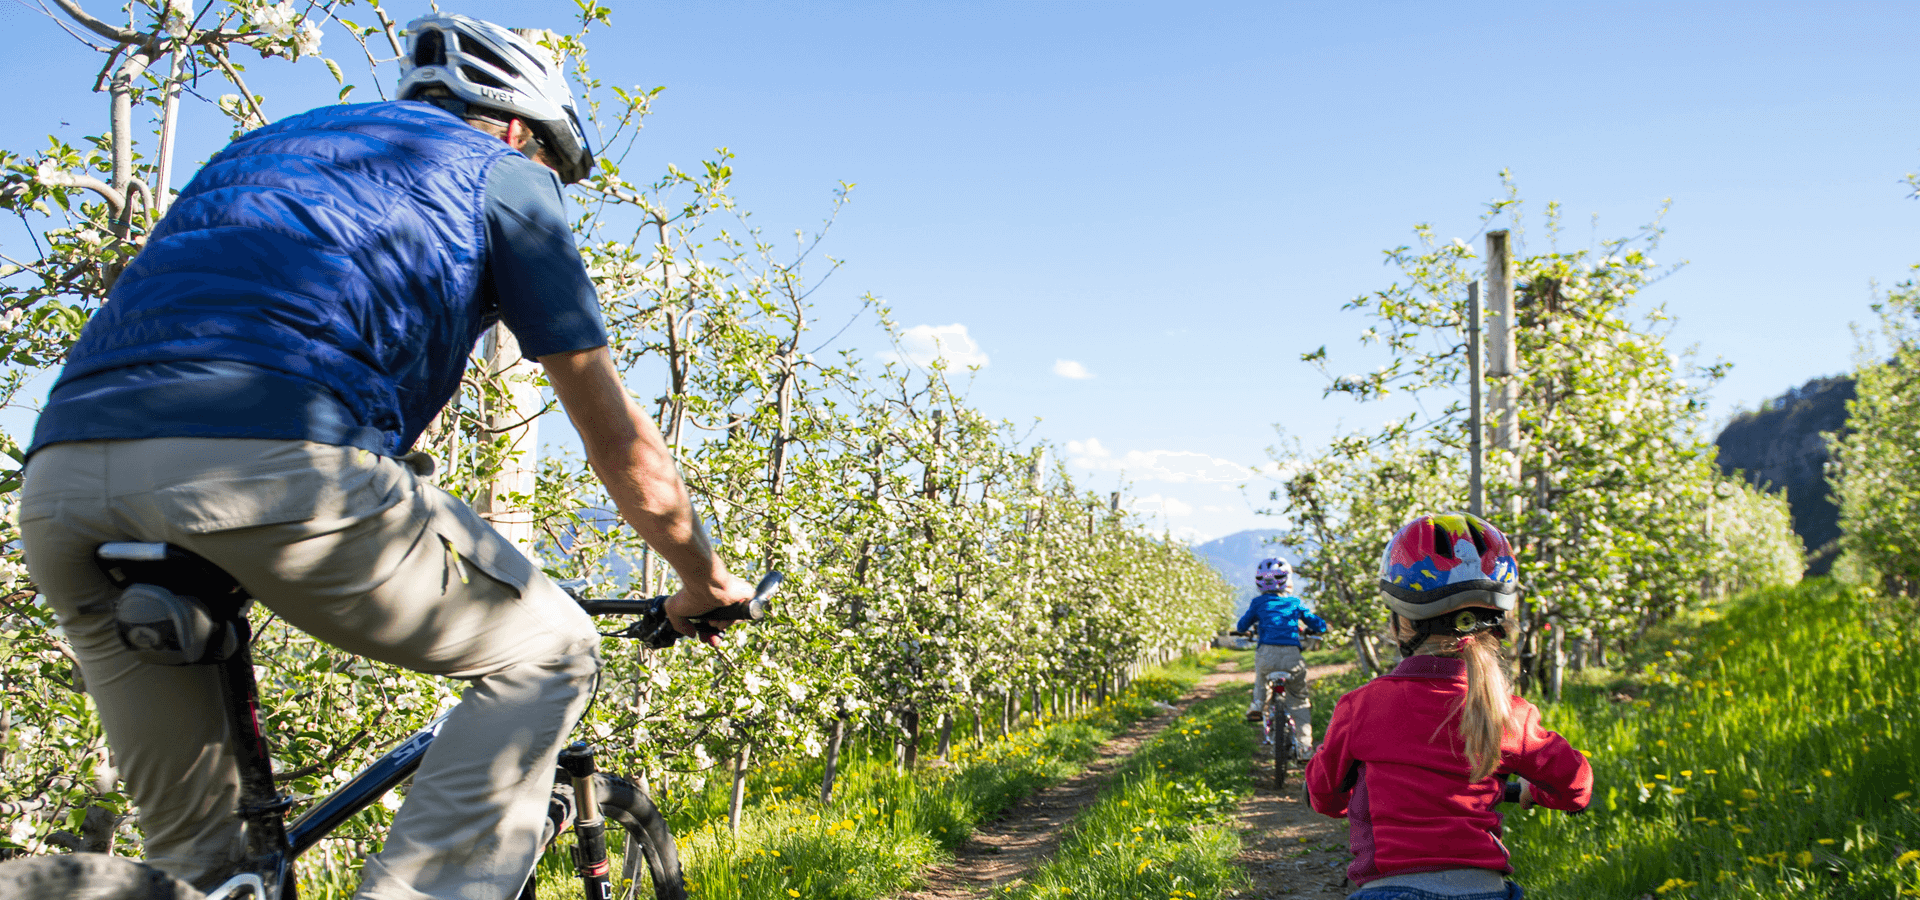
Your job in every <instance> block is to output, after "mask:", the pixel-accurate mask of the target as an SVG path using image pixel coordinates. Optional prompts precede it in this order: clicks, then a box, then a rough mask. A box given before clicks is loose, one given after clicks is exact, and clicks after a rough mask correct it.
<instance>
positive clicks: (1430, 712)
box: [1307, 656, 1593, 884]
mask: <svg viewBox="0 0 1920 900" xmlns="http://www.w3.org/2000/svg"><path fill="white" fill-rule="evenodd" d="M1466 695H1467V664H1466V663H1465V662H1464V661H1462V660H1458V659H1449V658H1447V657H1440V656H1415V657H1411V658H1409V659H1407V660H1405V661H1403V662H1401V663H1400V666H1399V667H1398V668H1396V669H1394V670H1393V672H1392V673H1391V674H1388V675H1384V676H1381V677H1379V678H1376V679H1374V680H1373V681H1371V682H1368V683H1367V684H1366V685H1364V686H1362V687H1361V688H1360V689H1358V690H1356V691H1353V692H1352V693H1349V694H1347V695H1346V696H1344V697H1341V698H1340V702H1339V703H1338V704H1337V705H1335V706H1334V709H1333V721H1331V722H1329V723H1328V725H1327V740H1326V744H1325V745H1324V746H1322V747H1321V749H1320V752H1319V753H1317V754H1315V755H1314V757H1313V761H1312V762H1311V763H1310V764H1308V766H1307V798H1308V799H1309V800H1310V801H1312V803H1313V808H1314V809H1317V810H1319V811H1320V812H1323V813H1325V814H1327V815H1329V816H1334V817H1344V818H1347V819H1349V820H1350V825H1349V829H1348V834H1349V838H1348V840H1349V843H1350V844H1351V846H1352V849H1353V864H1352V865H1350V866H1348V867H1347V877H1348V878H1350V879H1352V880H1353V882H1354V883H1355V884H1366V883H1367V882H1369V881H1372V880H1374V879H1376V878H1381V877H1384V876H1387V875H1401V874H1405V873H1409V872H1432V871H1438V870H1441V869H1462V868H1474V869H1492V870H1494V871H1497V872H1500V873H1502V874H1511V873H1512V872H1513V866H1512V865H1511V864H1510V863H1508V861H1507V848H1506V845H1504V844H1502V843H1500V814H1499V813H1497V812H1494V811H1493V807H1494V804H1495V803H1497V802H1499V800H1500V791H1501V781H1500V779H1499V778H1496V777H1489V778H1487V779H1485V780H1483V781H1478V782H1469V781H1467V773H1468V771H1469V770H1470V769H1471V766H1469V765H1468V763H1467V754H1466V742H1465V741H1464V740H1463V739H1462V738H1461V737H1460V725H1459V719H1458V718H1457V716H1456V715H1455V714H1454V707H1455V706H1456V705H1457V704H1459V702H1460V701H1461V699H1462V698H1464V697H1466ZM1513 721H1514V722H1515V723H1517V725H1518V727H1509V728H1508V729H1507V734H1506V737H1505V738H1504V739H1502V740H1501V742H1500V765H1499V766H1498V767H1496V768H1495V769H1494V774H1495V775H1501V774H1506V773H1513V774H1517V775H1519V776H1521V777H1523V778H1525V779H1527V780H1528V781H1530V782H1532V783H1533V800H1534V802H1535V803H1538V804H1540V805H1541V806H1545V807H1549V808H1552V809H1564V810H1572V811H1579V810H1582V809H1585V808H1586V806H1587V802H1588V800H1589V799H1591V798H1592V796H1593V768H1592V767H1591V766H1589V765H1588V764H1587V758H1586V757H1584V756H1582V755H1580V753H1579V751H1577V750H1574V749H1573V747H1572V746H1570V745H1569V744H1568V743H1567V740H1566V738H1563V737H1561V736H1559V735H1557V734H1554V733H1553V732H1551V731H1546V730H1544V729H1542V728H1541V727H1540V711H1539V710H1537V709H1535V708H1534V707H1533V704H1531V703H1528V702H1527V701H1525V700H1522V699H1520V698H1519V697H1515V698H1513Z"/></svg>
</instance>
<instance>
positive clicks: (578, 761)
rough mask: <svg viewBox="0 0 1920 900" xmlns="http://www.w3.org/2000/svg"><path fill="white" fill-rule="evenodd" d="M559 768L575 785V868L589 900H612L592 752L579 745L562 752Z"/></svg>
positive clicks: (586, 747)
mask: <svg viewBox="0 0 1920 900" xmlns="http://www.w3.org/2000/svg"><path fill="white" fill-rule="evenodd" d="M560 768H561V769H563V770H565V771H566V773H567V777H568V778H569V779H571V780H572V781H573V864H574V871H575V872H577V873H579V875H580V887H581V889H582V890H583V891H584V896H585V897H586V900H613V881H612V880H611V879H610V878H609V877H608V873H609V871H611V869H612V864H611V863H609V862H608V861H607V820H606V819H605V818H603V817H602V816H601V815H600V796H599V794H598V793H597V792H596V791H595V788H594V783H593V775H594V772H595V771H597V770H596V769H595V768H594V762H593V748H592V747H590V746H588V745H587V743H586V742H585V741H576V742H575V743H573V744H571V745H569V746H568V747H567V749H565V750H562V751H560Z"/></svg>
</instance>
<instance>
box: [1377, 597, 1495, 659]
mask: <svg viewBox="0 0 1920 900" xmlns="http://www.w3.org/2000/svg"><path fill="white" fill-rule="evenodd" d="M1399 620H1400V616H1399V614H1398V613H1395V614H1394V621H1395V622H1396V623H1398V622H1399ZM1407 624H1409V625H1411V626H1413V636H1412V637H1409V638H1407V639H1406V640H1404V641H1401V642H1400V655H1401V656H1402V657H1408V656H1412V655H1414V651H1415V650H1417V649H1419V647H1420V645H1421V644H1424V643H1426V642H1427V638H1429V637H1432V636H1433V635H1443V636H1446V637H1461V638H1464V637H1471V636H1473V635H1476V634H1479V633H1480V632H1482V631H1491V632H1493V636H1494V637H1497V638H1499V639H1501V640H1503V641H1504V640H1506V639H1507V625H1506V613H1503V612H1501V611H1499V610H1494V609H1484V608H1480V607H1469V608H1467V609H1462V610H1457V611H1454V612H1451V613H1446V614H1444V615H1438V616H1434V617H1433V618H1431V619H1421V620H1419V621H1417V622H1415V621H1411V620H1409V621H1408V623H1407ZM1396 630H1397V629H1396Z"/></svg>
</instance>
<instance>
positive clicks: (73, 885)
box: [0, 853, 206, 900]
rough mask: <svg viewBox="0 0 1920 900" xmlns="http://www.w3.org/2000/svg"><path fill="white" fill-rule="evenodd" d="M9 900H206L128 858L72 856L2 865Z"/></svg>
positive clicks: (0, 876) (2, 889) (1, 885)
mask: <svg viewBox="0 0 1920 900" xmlns="http://www.w3.org/2000/svg"><path fill="white" fill-rule="evenodd" d="M0 897H5V898H7V900H206V895H205V894H202V893H200V892H199V891H197V890H194V889H193V887H192V886H191V885H189V884H187V883H186V882H184V881H181V880H180V879H178V878H174V877H173V876H171V875H168V874H167V873H165V872H162V871H160V870H159V869H156V868H153V867H151V866H148V865H146V864H144V863H140V862H136V861H134V860H131V859H127V858H126V857H123V856H109V855H107V854H105V853H68V854H60V855H56V856H31V857H27V858H25V859H16V860H11V861H9V862H5V863H0Z"/></svg>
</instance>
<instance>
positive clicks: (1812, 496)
mask: <svg viewBox="0 0 1920 900" xmlns="http://www.w3.org/2000/svg"><path fill="white" fill-rule="evenodd" d="M1851 399H1853V379H1852V378H1851V377H1849V376H1845V375H1838V376H1834V377H1832V378H1816V379H1814V380H1812V381H1809V382H1807V383H1806V384H1803V385H1801V386H1800V387H1797V388H1794V389H1793V390H1790V391H1788V392H1787V393H1785V394H1783V395H1781V396H1780V397H1777V398H1774V399H1773V400H1769V401H1767V403H1766V405H1764V406H1762V407H1761V408H1760V409H1759V410H1757V411H1754V412H1747V413H1741V414H1740V415H1738V416H1735V417H1734V419H1733V421H1731V422H1728V423H1727V426H1726V428H1725V429H1723V430H1722V431H1721V432H1720V436H1719V437H1718V438H1716V439H1715V440H1714V445H1715V446H1716V447H1718V448H1719V451H1720V455H1719V461H1720V469H1721V471H1723V472H1728V473H1732V472H1734V471H1740V472H1743V473H1745V475H1746V479H1747V481H1748V482H1750V483H1752V484H1756V485H1759V486H1761V487H1763V488H1766V489H1767V490H1773V491H1779V490H1784V491H1786V492H1787V505H1788V506H1789V507H1790V508H1791V509H1792V510H1793V530H1794V531H1795V532H1798V533H1799V535H1800V540H1801V541H1802V542H1803V543H1805V544H1806V546H1807V572H1808V574H1813V575H1818V574H1823V573H1825V572H1826V571H1827V569H1828V568H1829V567H1831V566H1832V565H1833V558H1834V556H1835V555H1836V554H1837V553H1838V547H1837V542H1838V540H1839V538H1840V509H1839V507H1837V506H1835V505H1834V502H1833V499H1832V497H1831V496H1830V495H1829V493H1828V492H1827V480H1826V464H1827V442H1826V438H1825V437H1824V436H1823V435H1824V434H1826V433H1829V432H1839V431H1841V430H1842V429H1844V428H1845V427H1846V424H1847V401H1848V400H1851Z"/></svg>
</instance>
